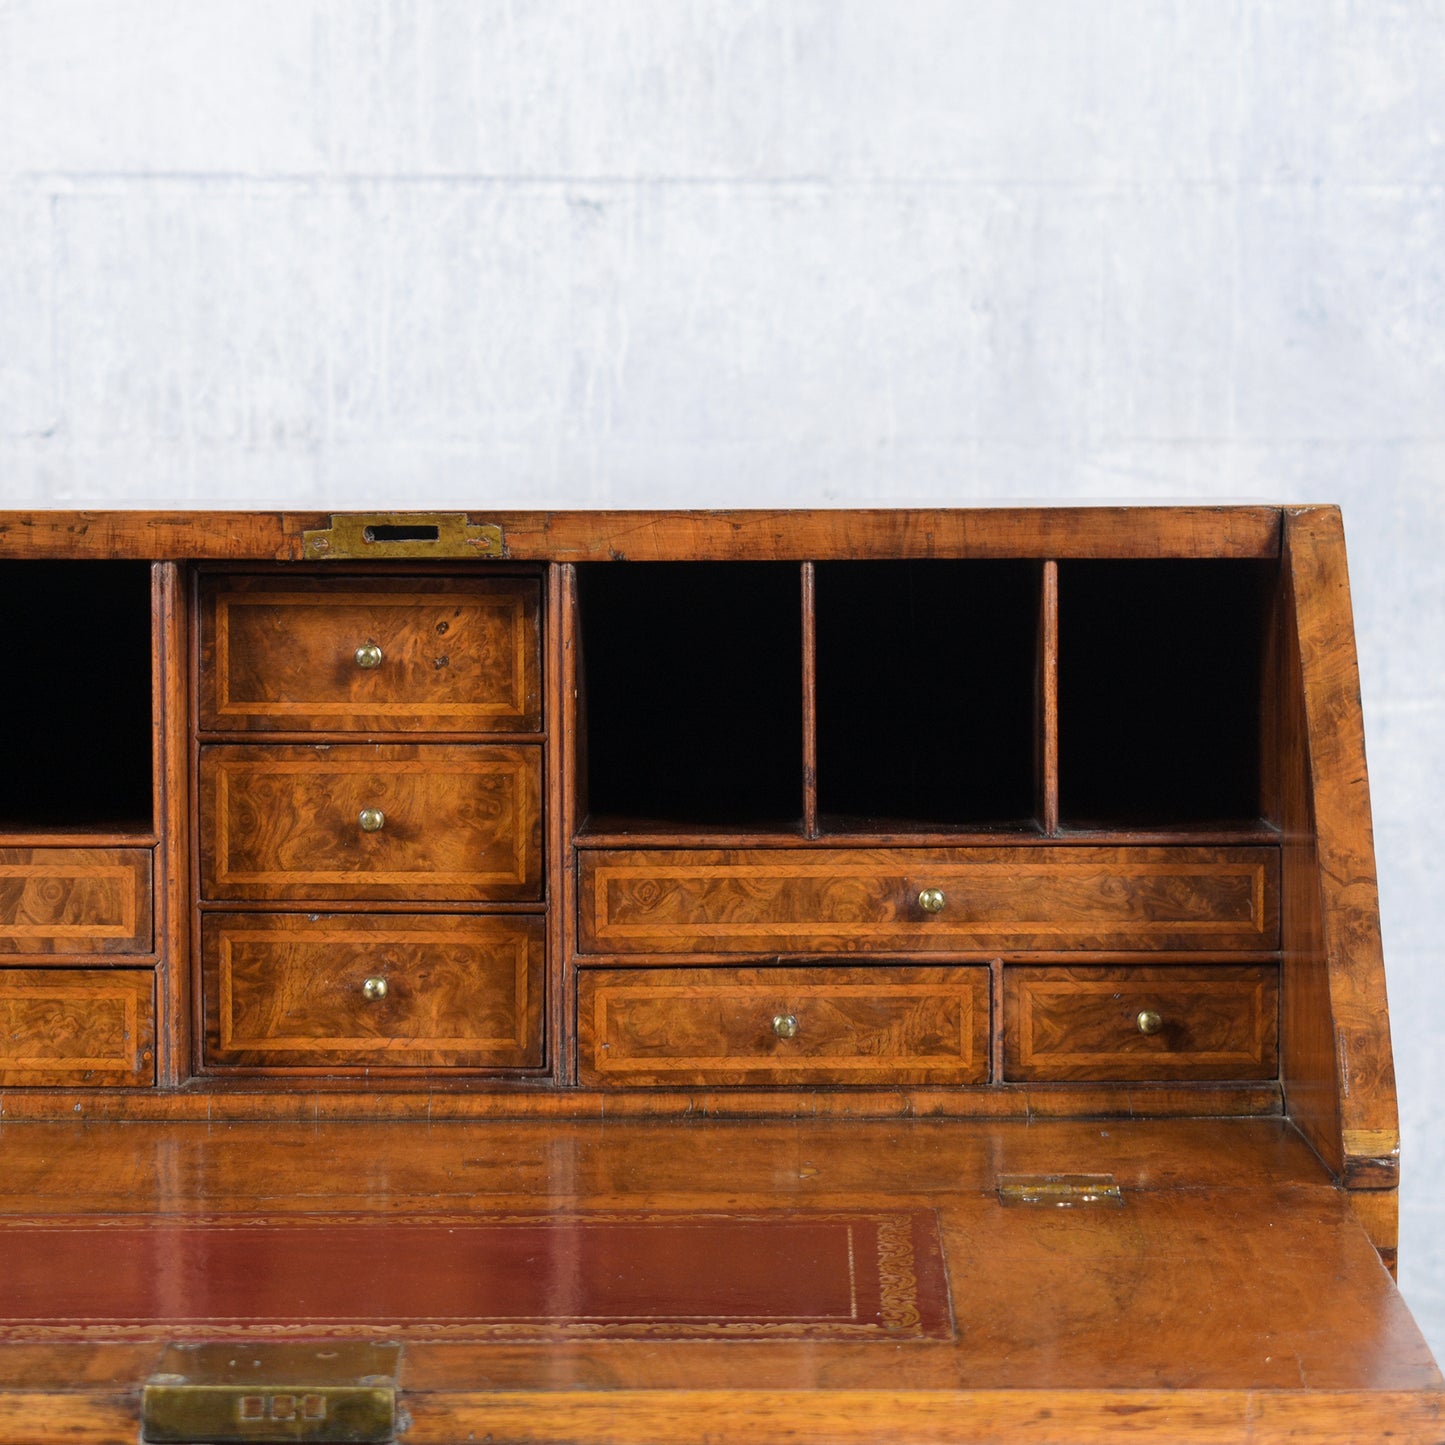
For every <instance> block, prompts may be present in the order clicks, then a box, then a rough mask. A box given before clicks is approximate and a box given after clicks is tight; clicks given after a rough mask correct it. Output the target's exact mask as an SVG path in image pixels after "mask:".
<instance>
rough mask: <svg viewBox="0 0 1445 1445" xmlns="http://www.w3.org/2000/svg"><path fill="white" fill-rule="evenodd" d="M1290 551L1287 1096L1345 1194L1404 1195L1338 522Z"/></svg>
mask: <svg viewBox="0 0 1445 1445" xmlns="http://www.w3.org/2000/svg"><path fill="white" fill-rule="evenodd" d="M1285 547H1286V551H1285V558H1284V569H1285V615H1286V625H1285V629H1284V636H1285V647H1284V656H1285V665H1284V684H1283V689H1282V690H1283V693H1284V696H1283V699H1282V710H1281V727H1280V732H1281V762H1282V774H1281V779H1280V787H1281V795H1282V809H1283V813H1284V825H1285V836H1286V844H1285V847H1284V850H1283V870H1284V899H1285V955H1284V956H1285V967H1284V1060H1283V1075H1284V1084H1285V1091H1286V1097H1287V1098H1288V1100H1289V1103H1290V1109H1291V1113H1292V1114H1293V1115H1294V1116H1295V1117H1296V1118H1297V1120H1298V1122H1299V1126H1300V1128H1301V1130H1302V1131H1303V1132H1304V1134H1305V1136H1306V1137H1307V1138H1308V1139H1309V1140H1310V1142H1311V1143H1312V1144H1313V1145H1314V1147H1315V1148H1316V1149H1317V1150H1318V1151H1319V1153H1320V1156H1321V1158H1323V1159H1324V1160H1325V1161H1326V1163H1328V1164H1329V1165H1330V1166H1331V1167H1332V1168H1333V1169H1335V1170H1336V1171H1337V1172H1338V1173H1339V1174H1340V1176H1341V1177H1342V1178H1343V1179H1344V1180H1345V1182H1347V1183H1348V1184H1350V1185H1351V1186H1352V1187H1356V1188H1371V1189H1382V1190H1390V1189H1392V1188H1393V1187H1394V1185H1395V1184H1396V1183H1397V1181H1398V1178H1399V1139H1400V1132H1399V1117H1398V1111H1397V1108H1396V1103H1395V1070H1394V1061H1393V1055H1392V1052H1391V1048H1390V1030H1389V1010H1388V1005H1387V1002H1386V992H1385V967H1384V958H1383V954H1382V951H1381V943H1380V913H1379V890H1378V887H1377V884H1376V881H1375V856H1374V837H1373V831H1372V828H1371V821H1370V785H1369V777H1368V773H1367V770H1366V765H1365V739H1364V726H1363V719H1362V716H1361V713H1360V704H1359V697H1360V682H1359V668H1358V664H1357V662H1356V658H1355V643H1354V626H1353V622H1352V616H1351V608H1350V591H1349V576H1348V572H1347V568H1346V562H1345V546H1344V531H1343V527H1342V524H1341V521H1340V514H1339V511H1338V509H1336V508H1334V507H1307V508H1291V509H1289V510H1288V511H1287V512H1286V514H1285Z"/></svg>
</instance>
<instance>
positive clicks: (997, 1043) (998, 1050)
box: [988, 958, 1003, 1084]
mask: <svg viewBox="0 0 1445 1445" xmlns="http://www.w3.org/2000/svg"><path fill="white" fill-rule="evenodd" d="M988 1003H989V1031H988V1081H989V1083H991V1084H1001V1083H1003V959H1001V958H991V959H989V961H988Z"/></svg>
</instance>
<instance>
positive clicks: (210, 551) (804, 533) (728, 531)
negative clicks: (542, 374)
mask: <svg viewBox="0 0 1445 1445" xmlns="http://www.w3.org/2000/svg"><path fill="white" fill-rule="evenodd" d="M417 515H418V516H421V515H423V514H417ZM468 518H469V520H470V521H472V522H492V523H496V524H499V525H500V526H501V528H502V531H503V534H504V544H505V547H506V552H507V555H508V556H509V557H511V558H513V559H514V560H521V561H536V562H617V561H624V560H630V561H634V562H645V561H680V562H685V561H691V560H696V561H760V560H764V559H768V558H773V559H778V560H791V561H800V562H801V561H808V560H810V559H816V560H823V559H826V558H830V557H833V558H841V559H843V560H848V559H858V558H867V557H878V558H890V557H1275V556H1278V555H1279V546H1280V543H1279V533H1280V509H1279V508H1278V507H1226V506H1178V507H1137V506H1097V507H1095V506H1088V507H979V508H971V509H968V510H955V509H945V508H926V509H922V508H911V509H910V508H896V509H894V508H890V509H888V510H855V509H841V508H840V509H837V510H832V509H829V510H822V511H707V512H699V511H692V512H686V511H664V512H656V511H654V512H641V511H639V512H615V511H595V512H470V513H468ZM330 524H331V514H330V513H318V512H157V511H134V512H116V511H87V512H76V511H53V512H0V557H97V558H103V557H139V558H145V559H154V560H163V559H167V558H170V559H176V560H184V559H188V558H191V559H206V558H211V559H223V560H232V561H276V562H297V561H300V560H301V556H302V535H303V533H305V532H307V531H313V530H317V529H319V528H324V527H328V526H330ZM476 565H480V566H483V567H485V566H486V565H488V564H487V563H486V562H480V563H478V564H476ZM345 566H346V564H344V563H338V564H337V567H338V570H344V568H345Z"/></svg>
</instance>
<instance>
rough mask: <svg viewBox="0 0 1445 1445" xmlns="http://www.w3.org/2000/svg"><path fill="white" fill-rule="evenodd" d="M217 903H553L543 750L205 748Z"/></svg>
mask: <svg viewBox="0 0 1445 1445" xmlns="http://www.w3.org/2000/svg"><path fill="white" fill-rule="evenodd" d="M200 792H201V799H200V801H201V891H202V894H203V896H204V897H206V898H208V899H213V900H230V899H316V900H329V899H357V900H363V899H371V900H379V901H385V900H388V899H403V900H423V901H429V902H434V901H442V902H468V901H475V900H534V899H538V898H540V897H541V896H542V752H541V749H540V747H537V746H531V747H506V748H504V747H469V746H465V745H458V744H452V743H447V744H431V745H427V744H418V745H409V744H400V743H397V744H390V743H389V744H382V745H376V746H369V745H357V744H347V745H345V746H336V747H325V746H321V747H248V746H221V747H212V748H205V749H203V750H202V753H201V790H200Z"/></svg>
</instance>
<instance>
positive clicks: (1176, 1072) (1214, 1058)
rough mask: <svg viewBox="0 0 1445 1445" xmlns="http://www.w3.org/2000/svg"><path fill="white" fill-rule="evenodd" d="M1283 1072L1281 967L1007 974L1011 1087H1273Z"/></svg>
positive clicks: (1023, 969)
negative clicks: (1080, 1083)
mask: <svg viewBox="0 0 1445 1445" xmlns="http://www.w3.org/2000/svg"><path fill="white" fill-rule="evenodd" d="M1278 1072H1279V976H1278V972H1277V970H1276V968H1275V966H1274V965H1273V964H1265V965H1260V966H1258V967H1242V966H1239V965H1219V966H1216V967H1199V968H1196V967H1193V966H1187V967H1181V966H1175V967H1171V966H1163V967H1152V968H1150V967H1139V968H1135V967H1119V968H1114V967H1104V968H1034V967H1029V966H1027V965H1023V964H1020V965H1016V966H1013V967H1009V968H1006V969H1005V970H1004V1077H1005V1078H1007V1079H1010V1080H1034V1081H1038V1080H1076V1079H1089V1080H1095V1079H1100V1080H1123V1081H1130V1080H1148V1079H1160V1080H1169V1079H1220V1080H1227V1079H1269V1078H1273V1077H1275V1075H1276V1074H1277V1073H1278Z"/></svg>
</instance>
